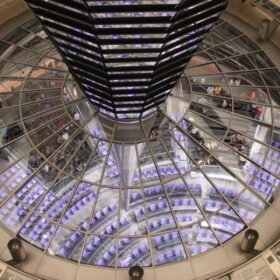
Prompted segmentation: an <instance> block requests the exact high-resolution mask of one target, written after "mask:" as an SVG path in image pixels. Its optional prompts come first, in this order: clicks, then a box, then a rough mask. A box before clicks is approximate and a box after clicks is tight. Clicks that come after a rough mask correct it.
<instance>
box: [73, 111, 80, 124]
mask: <svg viewBox="0 0 280 280" xmlns="http://www.w3.org/2000/svg"><path fill="white" fill-rule="evenodd" d="M79 120H80V114H79V113H78V112H76V113H75V114H74V121H76V122H78V121H79Z"/></svg>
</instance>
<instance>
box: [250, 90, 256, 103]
mask: <svg viewBox="0 0 280 280" xmlns="http://www.w3.org/2000/svg"><path fill="white" fill-rule="evenodd" d="M256 98H257V94H256V92H255V91H252V92H251V94H250V101H252V102H254V101H256Z"/></svg>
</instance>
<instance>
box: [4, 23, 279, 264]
mask: <svg viewBox="0 0 280 280" xmlns="http://www.w3.org/2000/svg"><path fill="white" fill-rule="evenodd" d="M0 54H1V58H0V59H1V60H0V93H1V103H0V104H1V108H0V111H1V113H0V114H1V116H0V122H1V133H2V137H1V161H0V172H1V175H0V180H1V186H0V190H1V192H0V223H1V226H2V227H4V228H5V229H6V230H8V231H10V232H12V233H13V234H14V235H15V236H18V237H20V238H21V239H23V240H25V241H27V242H29V243H30V244H33V245H34V246H36V247H38V248H40V249H41V250H44V251H45V252H46V253H48V254H51V255H56V256H58V257H61V258H64V259H68V260H71V261H74V262H78V263H82V264H91V265H96V266H105V267H120V268H122V267H131V266H133V265H136V264H138V265H141V266H158V265H163V264H166V263H171V262H177V261H182V260H185V259H189V258H191V257H194V256H196V255H199V254H202V253H203V252H205V251H208V250H211V249H213V248H216V247H218V246H221V245H223V244H224V243H225V242H227V241H228V240H229V239H230V238H232V237H233V236H234V235H236V234H238V233H239V232H241V231H242V230H244V229H246V228H247V227H248V226H249V225H250V223H252V222H253V221H254V220H255V219H256V218H257V217H258V216H259V215H260V214H261V213H263V211H265V210H266V209H267V208H268V207H269V206H270V204H271V203H272V202H273V200H274V198H275V197H276V195H277V193H278V185H279V180H278V176H279V171H280V164H279V161H280V151H279V148H280V135H279V126H280V121H279V113H280V111H279V105H278V104H279V92H280V75H279V72H278V70H277V69H276V67H275V66H274V65H273V63H272V62H271V61H270V60H269V59H268V57H267V56H266V54H265V53H264V52H263V51H262V50H260V49H259V48H258V47H257V46H256V45H255V44H254V43H253V42H251V41H250V40H249V39H248V38H247V37H246V36H245V35H243V34H242V33H240V32H239V31H238V30H236V29H235V28H233V27H232V26H231V25H229V24H228V23H226V22H223V21H221V20H220V21H218V22H217V23H216V25H215V27H214V28H213V29H212V31H211V33H210V34H209V35H208V36H207V38H206V39H205V40H204V42H203V44H202V45H201V46H200V48H199V50H198V51H197V52H196V55H195V56H194V57H193V58H192V59H191V61H190V62H189V64H188V66H187V68H186V70H185V72H184V74H183V75H182V77H181V78H180V80H179V82H178V83H177V85H176V87H175V88H174V89H173V91H172V94H171V96H170V97H169V98H168V100H167V102H166V103H165V104H164V105H161V106H160V107H158V108H157V112H156V114H155V115H153V116H152V117H150V118H148V119H146V120H143V121H137V122H135V123H132V124H131V123H130V124H125V123H121V122H114V121H112V120H109V119H107V118H106V117H105V116H104V114H103V113H102V110H100V111H97V110H95V109H94V108H93V107H92V106H91V104H90V102H89V101H88V99H87V98H86V97H84V96H83V94H82V93H81V91H80V89H79V88H78V86H77V85H76V83H75V81H74V80H73V78H72V76H71V74H70V73H69V72H68V69H67V67H66V66H65V64H64V63H63V61H62V60H61V58H60V56H59V54H58V53H57V52H56V50H55V48H54V46H53V45H52V44H51V43H50V41H49V40H48V37H47V35H46V34H45V33H44V31H43V30H42V27H41V26H40V24H39V23H38V22H37V21H36V20H32V21H31V22H28V23H26V24H25V25H22V26H21V27H19V28H17V29H16V30H15V31H14V32H12V33H11V34H9V36H7V37H5V38H3V39H2V40H0Z"/></svg>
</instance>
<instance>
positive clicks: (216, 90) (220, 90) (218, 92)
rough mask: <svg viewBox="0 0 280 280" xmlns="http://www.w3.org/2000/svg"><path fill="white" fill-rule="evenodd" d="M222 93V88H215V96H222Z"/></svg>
mask: <svg viewBox="0 0 280 280" xmlns="http://www.w3.org/2000/svg"><path fill="white" fill-rule="evenodd" d="M221 93H222V88H221V86H215V89H214V94H215V95H221Z"/></svg>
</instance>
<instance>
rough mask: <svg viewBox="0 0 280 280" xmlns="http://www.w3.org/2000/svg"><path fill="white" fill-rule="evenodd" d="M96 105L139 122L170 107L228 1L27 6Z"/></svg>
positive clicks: (41, 0)
mask: <svg viewBox="0 0 280 280" xmlns="http://www.w3.org/2000/svg"><path fill="white" fill-rule="evenodd" d="M26 2H27V3H28V4H29V6H30V7H31V9H32V10H33V11H34V13H35V14H36V15H37V16H38V18H39V19H40V21H41V23H42V24H43V26H44V28H45V30H46V31H47V33H48V34H49V36H50V38H51V39H52V41H53V43H54V44H55V46H56V47H57V49H58V50H59V52H60V54H61V55H62V56H63V58H64V61H65V62H66V64H67V65H68V67H69V70H70V72H71V73H72V75H73V77H74V79H75V80H76V81H77V82H78V84H79V85H80V87H81V89H82V90H83V92H84V93H85V95H86V96H87V97H88V98H89V100H90V101H91V103H92V104H93V105H95V106H97V107H99V108H101V111H102V112H104V113H107V114H109V115H111V116H113V117H115V118H118V119H124V118H128V119H129V118H139V117H143V116H144V115H147V114H149V113H151V112H152V111H154V110H155V108H156V107H157V106H158V105H159V104H161V103H162V102H164V101H165V99H166V98H167V97H168V95H169V94H170V92H171V90H172V88H173V87H174V85H175V83H176V81H177V80H178V78H179V76H180V75H181V73H182V71H183V69H184V68H185V66H186V64H187V62H188V61H189V60H190V58H191V57H192V55H193V54H194V52H195V50H196V49H197V47H198V45H199V44H200V42H201V41H202V40H203V38H204V36H205V35H206V34H207V32H208V31H209V30H210V29H211V27H212V26H213V24H214V23H215V21H216V20H217V19H218V17H219V15H220V13H221V12H222V11H223V10H224V9H225V8H226V6H227V4H228V1H227V0H215V1H214V0H184V1H181V0H164V1H162V0H154V1H144V0H141V1H128V0H126V1H86V0H79V1H78V0H75V1H74V0H72V1H63V2H61V1H58V0H26Z"/></svg>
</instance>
